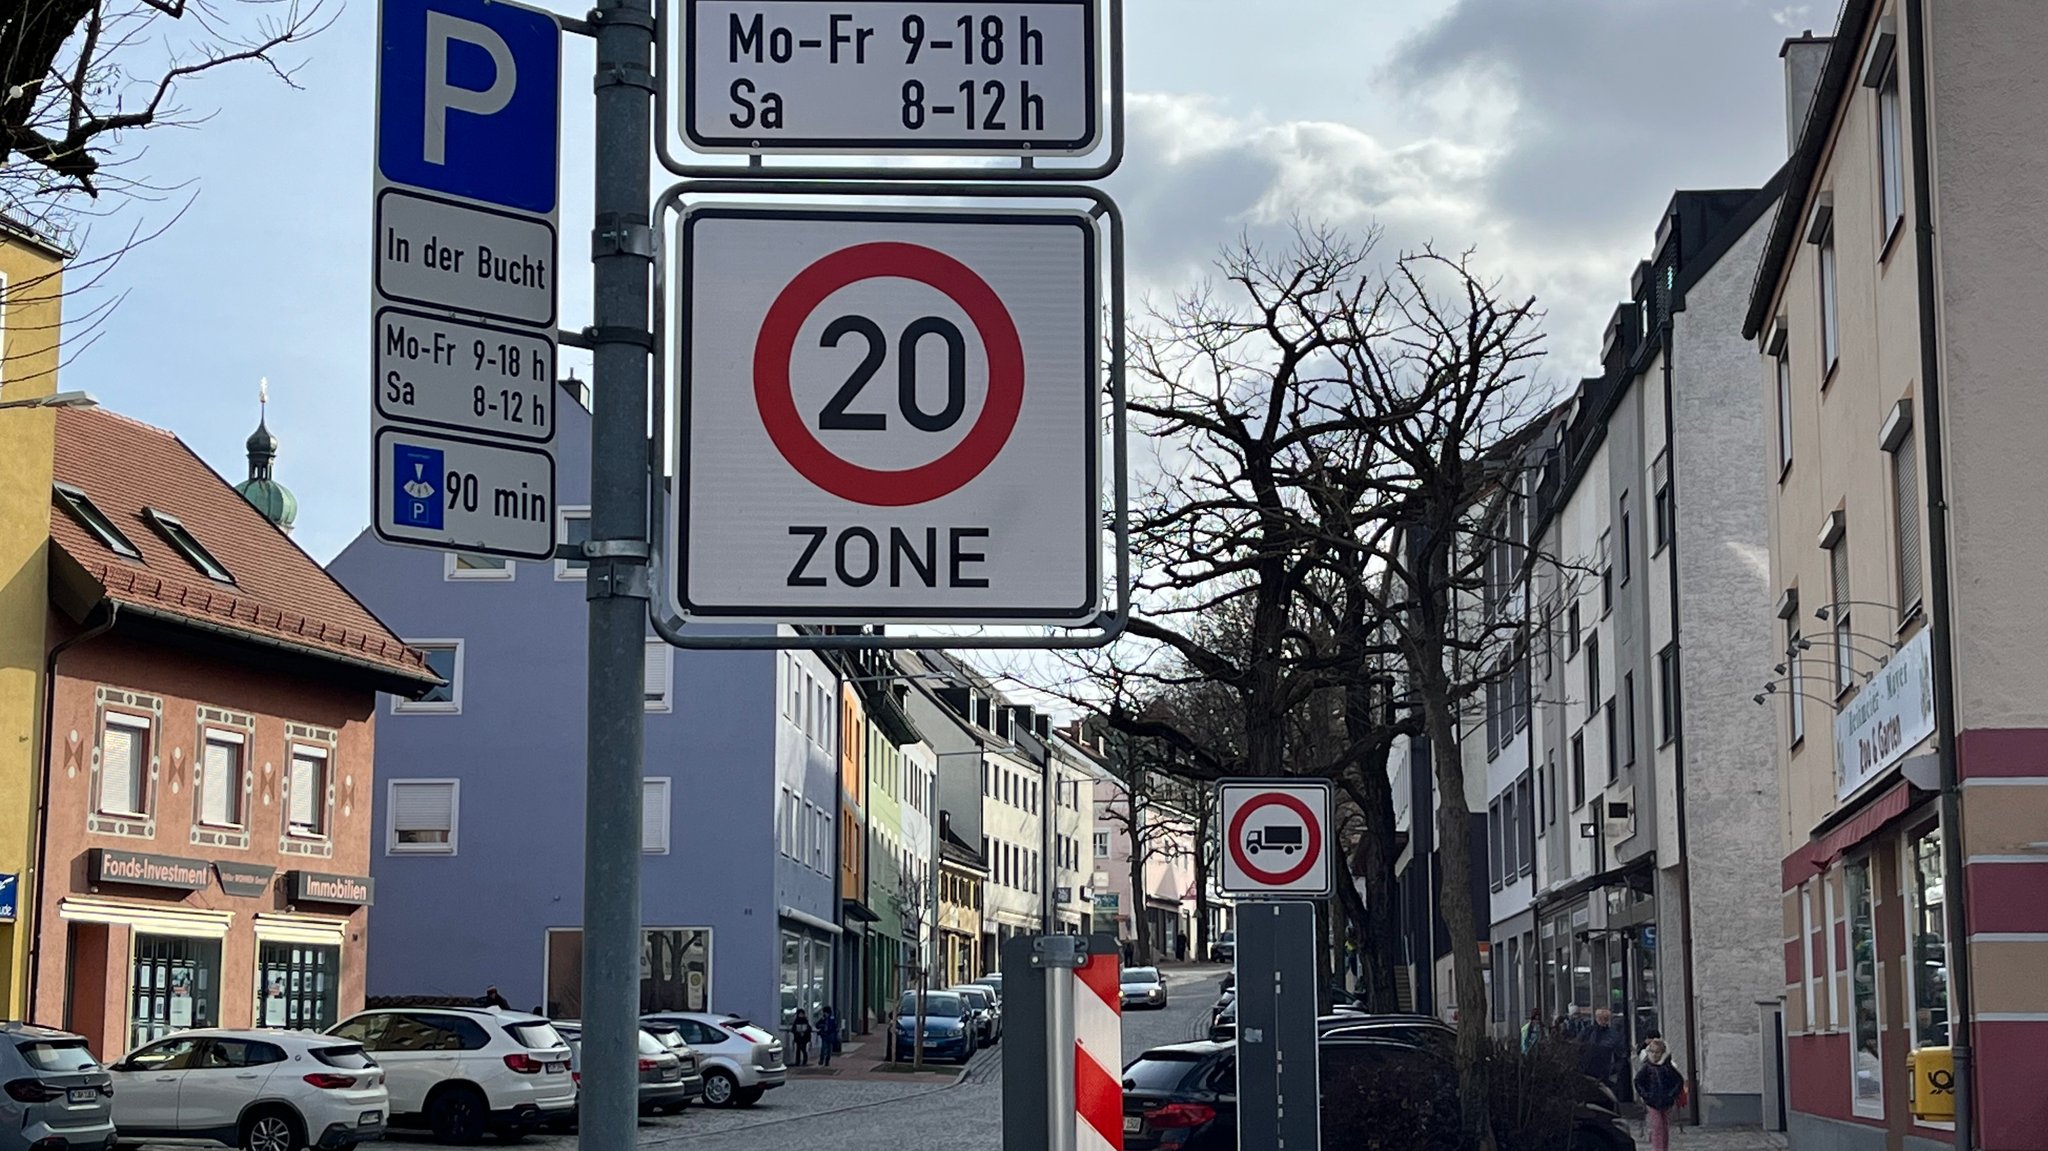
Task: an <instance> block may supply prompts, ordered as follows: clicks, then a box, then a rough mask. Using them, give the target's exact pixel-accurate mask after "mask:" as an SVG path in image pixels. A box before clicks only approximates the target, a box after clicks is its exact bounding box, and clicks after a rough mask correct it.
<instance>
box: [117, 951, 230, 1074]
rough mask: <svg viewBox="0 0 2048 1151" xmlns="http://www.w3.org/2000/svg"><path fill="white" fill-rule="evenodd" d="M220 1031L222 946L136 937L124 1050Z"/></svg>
mask: <svg viewBox="0 0 2048 1151" xmlns="http://www.w3.org/2000/svg"><path fill="white" fill-rule="evenodd" d="M219 1025H220V940H218V939H193V938H188V937H185V936H174V935H144V934H140V933H138V934H137V935H136V936H135V978H134V981H133V983H132V984H131V986H130V996H129V1007H128V1046H129V1047H130V1048H131V1049H132V1048H136V1047H140V1046H142V1045H143V1044H145V1043H149V1042H152V1041H154V1040H157V1039H161V1038H163V1037H164V1036H166V1035H169V1034H170V1033H171V1032H173V1031H184V1030H188V1029H190V1028H194V1027H217V1026H219Z"/></svg>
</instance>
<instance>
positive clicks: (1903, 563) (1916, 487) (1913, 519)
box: [1892, 428, 1920, 623]
mask: <svg viewBox="0 0 2048 1151" xmlns="http://www.w3.org/2000/svg"><path fill="white" fill-rule="evenodd" d="M1892 529H1893V530H1892V541H1893V543H1894V545H1895V546H1896V548H1897V555H1896V557H1895V559H1896V562H1897V565H1898V572H1899V621H1900V622H1901V623H1903V622H1905V621H1906V620H1908V619H1911V618H1912V617H1913V615H1914V614H1915V613H1916V612H1918V611H1919V608H1920V451H1919V446H1918V445H1917V444H1916V443H1915V441H1914V439H1913V432H1912V429H1910V428H1908V429H1906V430H1905V431H1903V432H1902V433H1901V434H1900V436H1899V440H1898V443H1897V444H1896V445H1895V446H1894V447H1893V448H1892Z"/></svg>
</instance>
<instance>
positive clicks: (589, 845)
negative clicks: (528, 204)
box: [580, 0, 654, 1151]
mask: <svg viewBox="0 0 2048 1151" xmlns="http://www.w3.org/2000/svg"><path fill="white" fill-rule="evenodd" d="M591 23H592V24H593V25H594V27H595V34H596V37H597V76H596V93H597V118H596V125H595V129H596V154H597V179H596V188H595V192H596V196H595V208H596V226H595V228H594V229H593V230H592V232H591V279H592V296H593V305H594V306H593V309H592V327H591V330H590V332H589V336H590V346H591V356H592V361H593V363H592V369H591V375H592V402H591V403H592V420H591V439H590V542H589V543H588V544H587V545H586V546H585V548H584V553H585V555H587V556H588V557H589V560H590V568H589V572H588V585H587V591H586V592H585V595H586V597H587V598H588V600H589V602H590V653H589V658H590V662H589V673H588V674H589V689H588V690H589V703H588V712H587V722H588V725H589V728H588V732H587V738H588V741H589V742H588V760H587V763H586V772H587V782H586V790H585V795H586V799H585V811H584V822H583V827H584V830H583V932H584V935H583V1024H584V1032H583V1034H584V1043H583V1096H582V1104H581V1115H580V1125H581V1142H582V1145H583V1146H584V1147H587V1148H593V1149H595V1151H631V1149H632V1148H633V1147H634V1145H635V1143H636V1140H637V1135H638V1115H639V1106H638V1092H639V1086H638V1078H639V1071H638V1063H637V1059H638V1056H637V1050H638V1031H639V1015H640V791H641V767H642V763H641V761H642V758H643V755H644V748H643V743H642V739H643V736H642V730H643V727H642V725H643V723H644V721H645V701H644V697H643V692H644V684H643V682H642V680H643V677H644V676H645V674H646V662H645V655H644V652H645V650H646V637H647V622H646V621H647V601H648V579H647V558H648V544H647V465H648V458H647V366H648V358H649V353H650V352H651V351H652V349H653V345H654V339H653V336H652V334H651V333H650V332H649V330H648V313H647V308H648V292H649V287H648V281H649V275H650V272H651V270H652V266H653V262H654V233H653V230H652V229H651V228H649V226H648V213H649V211H650V209H651V199H652V193H651V190H650V188H649V183H650V172H651V170H652V168H653V165H654V156H653V131H654V124H653V107H652V99H653V96H654V74H653V72H652V70H651V61H652V54H653V48H654V9H653V5H652V3H651V0H599V4H598V7H597V8H596V9H595V10H594V11H592V12H591Z"/></svg>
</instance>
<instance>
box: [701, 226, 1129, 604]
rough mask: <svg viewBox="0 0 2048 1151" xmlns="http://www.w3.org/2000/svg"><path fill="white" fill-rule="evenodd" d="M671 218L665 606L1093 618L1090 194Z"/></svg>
mask: <svg viewBox="0 0 2048 1151" xmlns="http://www.w3.org/2000/svg"><path fill="white" fill-rule="evenodd" d="M681 233H682V234H681V239H680V245H679V247H680V252H681V259H680V264H681V272H682V274H681V277H680V280H681V283H682V291H681V293H680V298H679V300H678V306H679V308H680V311H681V316H680V318H679V323H678V328H679V330H680V332H681V334H682V338H683V348H684V351H683V353H682V358H681V363H682V372H681V380H680V394H681V400H680V403H679V404H678V405H677V407H678V419H679V420H680V422H681V427H680V428H679V429H678V434H677V440H678V442H679V443H680V444H681V446H682V451H683V458H682V459H681V461H680V463H679V467H680V468H681V469H682V471H683V474H684V477H685V482H684V483H683V484H682V485H681V486H682V488H683V491H684V492H685V496H684V498H683V499H682V500H680V501H678V505H677V522H676V525H675V531H676V555H677V562H676V563H675V564H674V566H673V569H672V571H673V580H674V582H673V584H672V586H671V589H670V590H671V592H672V594H673V596H674V603H673V606H674V607H675V608H676V609H677V612H678V613H679V614H681V615H682V616H684V617H685V618H699V619H728V620H754V621H767V622H782V621H804V622H872V621H876V620H898V621H904V620H907V621H918V622H926V623H1046V622H1051V623H1073V624H1082V623H1087V622H1090V621H1092V620H1093V618H1094V616H1095V613H1096V610H1097V603H1098V600H1099V592H1100V589H1099V583H1100V576H1099V572H1100V560H1101V551H1102V536H1101V526H1100V525H1101V513H1100V506H1099V498H1098V497H1099V489H1100V482H1099V479H1098V471H1097V456H1098V452H1097V448H1098V445H1099V442H1100V439H1101V435H1102V431H1101V410H1102V409H1101V396H1102V393H1101V386H1100V384H1101V374H1100V369H1099V357H1098V354H1097V342H1098V341H1097V312H1096V286H1097V282H1098V277H1099V270H1098V266H1097V259H1096V253H1097V236H1096V232H1095V225H1094V222H1093V221H1092V220H1091V219H1090V218H1089V217H1088V216H1087V214H1085V213H1083V212H1071V211H1009V212H993V211H986V210H984V211H955V210H934V209H924V210H909V209H903V210H884V209H858V210H855V209H845V210H842V209H826V208H807V207H781V206H776V207H769V206H756V205H726V204H716V205H707V206H702V207H697V208H693V209H691V210H690V211H689V212H688V213H686V214H685V216H684V218H683V222H682V225H681Z"/></svg>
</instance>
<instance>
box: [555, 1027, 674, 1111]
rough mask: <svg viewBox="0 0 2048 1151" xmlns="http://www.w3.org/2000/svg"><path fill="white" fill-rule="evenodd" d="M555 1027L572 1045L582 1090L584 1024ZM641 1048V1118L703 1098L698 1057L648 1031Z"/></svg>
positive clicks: (573, 1070)
mask: <svg viewBox="0 0 2048 1151" xmlns="http://www.w3.org/2000/svg"><path fill="white" fill-rule="evenodd" d="M554 1024H555V1031H556V1032H557V1033H559V1034H560V1035H561V1037H562V1039H563V1040H564V1041H566V1042H567V1043H568V1044H569V1071H570V1074H572V1075H574V1076H575V1077H576V1083H577V1086H579V1087H580V1086H582V1083H583V1021H582V1020H580V1019H557V1020H555V1021H554ZM639 1044H640V1047H639V1052H638V1055H639V1060H640V1113H641V1114H642V1115H659V1114H661V1113H662V1112H664V1111H681V1110H682V1109H683V1108H685V1107H688V1106H689V1105H690V1101H691V1100H693V1099H697V1098H700V1097H702V1096H703V1094H704V1076H703V1075H702V1074H700V1073H699V1072H698V1070H697V1057H696V1055H695V1054H694V1053H692V1052H690V1051H689V1050H688V1048H684V1049H683V1050H682V1051H675V1050H671V1049H670V1048H669V1046H668V1045H667V1044H665V1043H663V1042H662V1041H661V1039H660V1038H659V1037H657V1036H655V1035H653V1034H651V1033H650V1032H648V1031H645V1030H642V1031H640V1032H639ZM569 1122H570V1123H573V1122H574V1120H573V1119H571V1120H570V1121H569ZM563 1125H564V1126H566V1125H567V1124H563Z"/></svg>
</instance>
